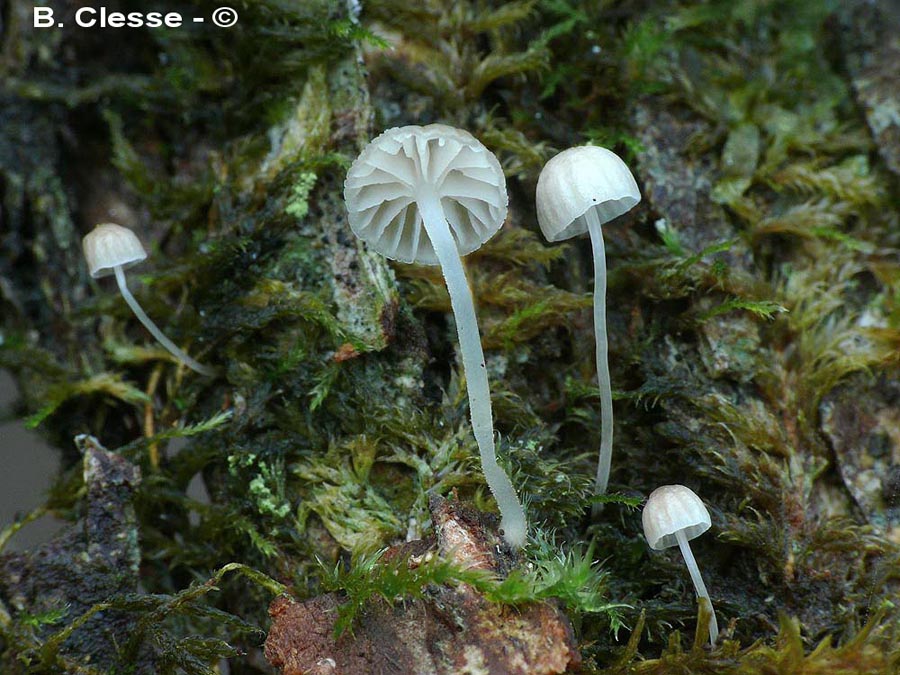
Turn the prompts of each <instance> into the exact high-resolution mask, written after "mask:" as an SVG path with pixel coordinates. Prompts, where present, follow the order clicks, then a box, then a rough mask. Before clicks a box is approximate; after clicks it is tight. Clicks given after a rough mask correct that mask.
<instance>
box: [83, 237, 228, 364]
mask: <svg viewBox="0 0 900 675" xmlns="http://www.w3.org/2000/svg"><path fill="white" fill-rule="evenodd" d="M81 246H82V248H83V249H84V257H85V259H86V260H87V264H88V270H89V271H90V273H91V276H92V277H93V278H94V279H99V278H101V277H105V276H109V275H110V274H115V276H116V282H118V284H119V291H121V293H122V297H123V298H125V302H127V303H128V306H129V307H131V311H133V312H134V315H135V316H136V317H137V318H138V320H139V321H140V322H141V323H142V324H144V327H145V328H146V329H147V330H149V331H150V333H152V335H153V337H155V338H156V339H157V340H158V341H159V343H160V344H161V345H162V346H163V347H165V348H166V349H167V350H169V352H170V353H171V354H172V355H173V356H174V357H175V358H176V359H178V360H179V361H181V362H182V363H183V364H184V365H186V366H187V367H188V368H190V369H191V370H195V371H196V372H198V373H200V374H201V375H215V374H216V370H215V369H214V368H210V367H209V366H204V365H203V364H202V363H198V362H197V361H195V360H194V359H192V358H191V357H190V356H188V355H187V354H185V353H184V352H183V351H182V350H181V349H179V348H178V347H176V346H175V343H174V342H172V341H171V340H170V339H169V338H167V337H166V336H165V335H164V334H163V332H162V331H161V330H160V329H159V327H158V326H157V325H156V324H155V323H153V321H151V320H150V317H149V316H147V314H146V312H144V310H143V308H141V306H140V305H139V304H138V301H137V300H136V299H135V298H134V296H133V295H132V294H131V291H129V290H128V285H127V284H126V283H125V270H126V269H128V268H129V267H133V266H134V265H136V264H137V263H139V262H141V261H142V260H144V259H145V258H146V257H147V251H145V250H144V247H143V246H142V245H141V241H140V239H138V238H137V235H135V233H134V232H132V231H131V230H129V229H128V228H127V227H122V226H121V225H116V224H115V223H102V224H100V225H97V226H96V227H95V228H94V229H93V230H91V231H90V232H89V233H88V234H86V235H85V236H84V239H82V241H81Z"/></svg>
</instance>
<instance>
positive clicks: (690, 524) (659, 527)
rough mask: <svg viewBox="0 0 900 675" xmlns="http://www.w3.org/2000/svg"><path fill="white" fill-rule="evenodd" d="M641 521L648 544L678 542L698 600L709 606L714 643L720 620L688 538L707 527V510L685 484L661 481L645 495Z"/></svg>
mask: <svg viewBox="0 0 900 675" xmlns="http://www.w3.org/2000/svg"><path fill="white" fill-rule="evenodd" d="M641 520H642V521H643V523H644V536H645V537H646V538H647V543H648V544H650V548H652V549H653V550H655V551H661V550H663V549H665V548H669V547H671V546H675V545H677V546H678V547H679V548H680V549H681V555H683V556H684V561H685V563H687V568H688V572H690V574H691V580H692V581H693V582H694V588H695V589H696V590H697V596H698V597H699V598H700V601H701V602H704V601H705V602H706V603H707V604H708V607H707V609H708V610H709V643H710V644H711V645H712V644H715V643H716V640H717V639H718V638H719V624H718V623H717V622H716V612H715V610H714V609H713V606H712V600H710V598H709V593H708V592H707V590H706V584H704V583H703V577H701V576H700V568H698V567H697V561H696V560H694V554H693V553H691V546H690V544H688V542H689V541H690V540H691V539H694V538H695V537H699V536H700V535H701V534H703V533H704V532H706V531H707V530H708V529H709V527H710V524H711V523H710V519H709V511H707V510H706V506H704V505H703V502H702V501H701V500H700V497H698V496H697V495H696V494H695V493H694V491H693V490H691V489H690V488H686V487H685V486H684V485H663V486H662V487H658V488H656V489H655V490H654V491H653V492H651V493H650V497H648V498H647V504H646V505H645V506H644V511H643V513H642V514H641Z"/></svg>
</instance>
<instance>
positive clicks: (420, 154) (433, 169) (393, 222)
mask: <svg viewBox="0 0 900 675" xmlns="http://www.w3.org/2000/svg"><path fill="white" fill-rule="evenodd" d="M423 189H433V190H434V191H435V192H436V193H437V196H438V197H439V198H440V201H441V206H442V207H443V210H444V216H445V217H446V219H447V222H448V223H449V224H450V230H451V232H452V233H453V238H454V239H455V240H456V246H457V248H458V249H459V254H460V255H461V256H462V255H465V254H467V253H471V252H472V251H474V250H476V249H478V248H480V247H481V245H482V244H484V242H486V241H487V240H488V239H490V238H491V237H492V236H493V235H494V234H495V233H496V232H497V230H499V229H500V226H501V225H503V221H504V220H505V219H506V206H507V195H506V179H505V177H504V175H503V170H502V169H501V168H500V162H498V161H497V158H496V157H495V156H494V155H493V153H491V151H490V150H488V149H487V148H485V147H484V146H483V145H482V144H481V143H480V142H479V141H478V139H476V138H475V137H474V136H472V134H470V133H469V132H467V131H463V130H462V129H455V128H453V127H449V126H446V125H444V124H429V125H428V126H424V127H420V126H406V127H396V128H394V129H388V130H387V131H385V132H384V133H383V134H381V135H380V136H378V137H377V138H376V139H374V140H373V141H372V142H371V143H369V145H367V146H366V147H365V149H364V150H363V151H362V153H361V154H360V155H359V157H357V158H356V161H355V162H353V165H352V166H351V167H350V170H349V171H348V172H347V179H346V181H344V201H345V202H346V204H347V213H348V216H349V220H350V228H351V229H352V230H353V232H354V234H356V236H357V237H360V238H361V239H363V240H364V241H365V242H366V243H367V244H368V245H369V246H371V247H372V248H373V249H375V250H376V251H378V252H379V253H381V254H382V255H384V256H386V257H388V258H392V259H394V260H399V261H401V262H415V263H421V264H424V265H437V264H438V259H437V256H436V255H435V253H434V249H433V248H432V246H431V241H430V239H429V238H428V235H427V234H426V233H425V228H424V226H423V225H422V216H421V214H420V213H419V209H418V207H417V206H416V197H417V195H418V193H419V192H420V190H423Z"/></svg>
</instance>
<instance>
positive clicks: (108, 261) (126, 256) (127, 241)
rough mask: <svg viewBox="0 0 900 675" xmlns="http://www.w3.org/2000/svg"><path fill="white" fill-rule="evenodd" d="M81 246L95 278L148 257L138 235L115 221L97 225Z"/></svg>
mask: <svg viewBox="0 0 900 675" xmlns="http://www.w3.org/2000/svg"><path fill="white" fill-rule="evenodd" d="M81 247H82V249H84V257H85V259H86V260H87V264H88V270H90V273H91V276H92V277H94V279H99V278H100V277H105V276H108V275H110V274H112V273H113V272H114V271H115V268H116V267H119V266H121V267H122V268H123V269H127V268H129V267H131V266H132V265H136V264H138V263H139V262H141V261H142V260H144V259H146V257H147V251H145V250H144V247H143V246H142V245H141V240H140V239H138V238H137V235H136V234H135V233H134V232H132V231H131V230H129V229H128V228H127V227H122V226H121V225H116V224H115V223H101V224H100V225H97V226H96V227H95V228H94V229H93V230H91V231H90V232H89V233H88V234H86V235H85V236H84V239H82V240H81Z"/></svg>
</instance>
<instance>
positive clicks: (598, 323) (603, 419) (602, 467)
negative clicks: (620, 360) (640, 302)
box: [585, 208, 613, 513]
mask: <svg viewBox="0 0 900 675" xmlns="http://www.w3.org/2000/svg"><path fill="white" fill-rule="evenodd" d="M585 218H586V219H587V223H588V232H590V234H591V248H592V249H593V251H594V338H595V340H596V342H597V383H598V384H599V386H600V425H601V426H600V457H599V459H598V461H597V479H596V482H595V483H594V493H595V494H598V495H602V494H605V493H606V487H607V485H608V484H609V468H610V465H611V464H612V446H613V405H612V388H611V387H610V383H609V355H608V351H609V348H608V343H607V340H606V251H605V250H604V247H603V231H602V229H601V227H600V219H599V218H598V217H597V211H596V209H593V208H592V209H588V212H587V213H586V214H585ZM598 506H599V505H598ZM597 510H599V509H598V508H596V507H595V509H594V511H595V513H596V512H597Z"/></svg>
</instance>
